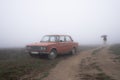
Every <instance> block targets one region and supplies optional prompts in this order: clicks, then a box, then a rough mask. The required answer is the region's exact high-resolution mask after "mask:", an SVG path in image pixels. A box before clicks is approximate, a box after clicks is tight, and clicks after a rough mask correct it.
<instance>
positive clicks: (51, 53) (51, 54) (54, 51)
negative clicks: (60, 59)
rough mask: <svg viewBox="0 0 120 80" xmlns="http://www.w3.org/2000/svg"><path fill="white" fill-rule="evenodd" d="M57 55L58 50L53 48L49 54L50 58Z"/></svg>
mask: <svg viewBox="0 0 120 80" xmlns="http://www.w3.org/2000/svg"><path fill="white" fill-rule="evenodd" d="M56 57H57V51H56V50H52V51H51V52H50V54H49V55H48V58H49V59H51V60H52V59H55V58H56Z"/></svg>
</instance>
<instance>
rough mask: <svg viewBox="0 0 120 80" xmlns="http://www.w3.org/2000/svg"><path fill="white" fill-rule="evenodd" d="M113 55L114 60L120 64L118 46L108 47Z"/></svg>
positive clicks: (119, 47)
mask: <svg viewBox="0 0 120 80" xmlns="http://www.w3.org/2000/svg"><path fill="white" fill-rule="evenodd" d="M110 50H111V51H112V53H113V54H115V55H117V56H116V57H115V58H114V59H115V60H118V61H119V62H120V44H115V45H112V46H111V47H110Z"/></svg>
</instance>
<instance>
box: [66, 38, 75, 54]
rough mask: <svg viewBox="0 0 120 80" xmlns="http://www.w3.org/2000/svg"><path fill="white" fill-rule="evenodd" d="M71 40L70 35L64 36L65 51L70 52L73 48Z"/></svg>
mask: <svg viewBox="0 0 120 80" xmlns="http://www.w3.org/2000/svg"><path fill="white" fill-rule="evenodd" d="M72 43H73V41H72V39H71V37H70V36H65V44H66V51H67V52H70V51H71V50H72V48H73V44H72Z"/></svg>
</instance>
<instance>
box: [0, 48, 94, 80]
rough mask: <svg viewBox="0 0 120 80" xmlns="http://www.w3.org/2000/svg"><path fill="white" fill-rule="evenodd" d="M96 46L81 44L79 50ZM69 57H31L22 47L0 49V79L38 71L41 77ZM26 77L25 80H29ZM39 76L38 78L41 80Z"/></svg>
mask: <svg viewBox="0 0 120 80" xmlns="http://www.w3.org/2000/svg"><path fill="white" fill-rule="evenodd" d="M95 47H96V46H81V47H79V51H84V50H88V49H91V48H95ZM68 57H70V56H69V55H62V56H59V57H57V59H55V60H49V59H47V57H46V56H42V57H31V56H29V54H28V53H26V52H25V49H24V48H13V49H0V80H19V79H20V78H21V77H22V76H24V75H29V74H31V73H32V75H31V77H33V76H35V75H37V74H38V73H44V75H43V76H41V78H43V77H45V76H47V75H48V74H49V73H48V72H49V70H50V69H51V68H53V67H55V65H56V64H57V63H58V62H59V61H60V60H63V59H66V58H68ZM29 78H30V77H27V78H26V79H25V80H29ZM41 78H40V80H41Z"/></svg>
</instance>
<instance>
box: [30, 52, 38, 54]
mask: <svg viewBox="0 0 120 80" xmlns="http://www.w3.org/2000/svg"><path fill="white" fill-rule="evenodd" d="M31 53H32V54H39V52H31Z"/></svg>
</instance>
